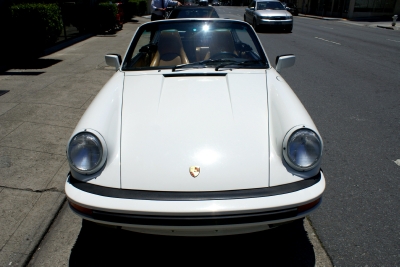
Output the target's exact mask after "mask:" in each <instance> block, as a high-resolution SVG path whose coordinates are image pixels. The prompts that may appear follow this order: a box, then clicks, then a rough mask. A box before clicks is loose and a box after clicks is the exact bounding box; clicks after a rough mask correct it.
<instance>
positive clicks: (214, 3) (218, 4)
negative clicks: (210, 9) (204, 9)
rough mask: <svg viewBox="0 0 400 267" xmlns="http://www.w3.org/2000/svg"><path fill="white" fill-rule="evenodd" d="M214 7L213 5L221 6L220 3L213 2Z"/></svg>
mask: <svg viewBox="0 0 400 267" xmlns="http://www.w3.org/2000/svg"><path fill="white" fill-rule="evenodd" d="M212 5H213V6H220V3H219V2H218V1H213V2H212Z"/></svg>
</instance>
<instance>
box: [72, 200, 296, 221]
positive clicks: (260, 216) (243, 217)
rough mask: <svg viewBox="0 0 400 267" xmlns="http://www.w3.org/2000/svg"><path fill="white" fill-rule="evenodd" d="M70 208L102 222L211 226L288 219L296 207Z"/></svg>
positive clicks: (292, 216)
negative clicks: (172, 212)
mask: <svg viewBox="0 0 400 267" xmlns="http://www.w3.org/2000/svg"><path fill="white" fill-rule="evenodd" d="M70 208H71V209H72V210H73V211H74V212H76V213H78V214H81V215H82V216H83V217H86V218H88V219H94V220H98V221H103V222H110V223H121V224H135V225H153V226H213V225H233V224H248V223H259V222H268V221H275V220H281V219H290V218H294V217H296V216H297V209H296V208H291V209H283V210H276V211H269V212H258V213H250V214H240V215H217V216H153V215H133V214H121V213H112V212H104V211H96V210H93V214H92V215H87V214H83V213H81V212H79V211H77V210H76V209H75V208H74V207H72V206H71V205H70Z"/></svg>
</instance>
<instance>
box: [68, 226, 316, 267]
mask: <svg viewBox="0 0 400 267" xmlns="http://www.w3.org/2000/svg"><path fill="white" fill-rule="evenodd" d="M140 262H141V263H142V264H140V265H144V263H145V264H146V265H153V266H154V265H155V264H160V265H161V264H162V265H164V266H165V265H167V264H173V265H174V266H180V265H185V266H188V265H189V266H190V265H200V266H201V265H203V266H209V265H210V264H211V265H215V264H217V263H222V264H223V265H227V264H232V265H238V264H240V263H245V264H246V265H247V266H251V265H252V264H257V265H266V266H315V254H314V250H313V246H312V244H311V243H310V241H309V239H308V237H307V232H306V231H305V229H304V226H303V221H302V220H300V221H296V222H293V223H291V224H287V225H283V226H281V227H278V228H275V229H271V230H268V231H263V232H258V233H251V234H243V235H235V236H220V237H169V236H157V235H147V234H140V233H133V232H129V231H124V230H118V229H113V228H106V227H102V226H96V225H93V224H83V227H82V229H81V232H80V234H79V236H78V239H77V241H76V243H75V245H74V247H73V248H72V251H71V255H70V260H69V266H71V267H77V266H133V264H134V263H140Z"/></svg>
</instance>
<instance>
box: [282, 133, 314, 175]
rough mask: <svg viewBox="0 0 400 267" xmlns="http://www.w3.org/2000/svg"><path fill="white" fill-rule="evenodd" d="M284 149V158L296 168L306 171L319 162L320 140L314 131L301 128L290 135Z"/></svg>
mask: <svg viewBox="0 0 400 267" xmlns="http://www.w3.org/2000/svg"><path fill="white" fill-rule="evenodd" d="M284 149H285V150H284V151H285V152H284V156H285V159H286V161H287V163H288V164H289V165H290V166H292V167H293V168H294V169H296V170H300V171H307V170H311V169H312V168H314V167H315V166H316V165H317V164H318V163H319V160H320V159H321V155H322V142H321V139H320V138H319V136H318V135H317V134H316V133H315V132H314V131H312V130H310V129H305V128H302V129H299V130H295V131H294V132H293V133H292V134H291V135H290V137H289V139H287V143H286V147H285V148H284Z"/></svg>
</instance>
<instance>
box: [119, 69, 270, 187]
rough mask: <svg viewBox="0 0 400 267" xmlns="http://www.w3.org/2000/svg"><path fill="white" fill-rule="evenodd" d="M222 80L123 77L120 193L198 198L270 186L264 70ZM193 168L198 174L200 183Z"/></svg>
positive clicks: (190, 77) (204, 76)
mask: <svg viewBox="0 0 400 267" xmlns="http://www.w3.org/2000/svg"><path fill="white" fill-rule="evenodd" d="M218 75H220V76H207V75H203V74H202V75H198V74H193V75H192V76H191V75H187V72H185V76H184V75H181V74H179V73H177V74H176V75H172V74H171V75H170V76H168V75H166V76H164V75H160V74H154V75H152V74H149V73H147V74H146V75H140V74H130V73H127V74H126V77H125V81H124V92H123V108H122V129H121V188H124V189H139V190H154V191H190V192H193V191H222V190H238V189H248V188H260V187H267V186H268V185H269V147H268V146H269V143H268V105H267V88H266V87H267V82H266V74H265V70H264V71H260V72H258V73H255V74H249V73H235V72H233V73H230V74H225V73H218ZM191 166H198V167H200V174H199V175H198V176H197V177H196V178H193V177H192V176H191V174H190V173H189V168H190V167H191Z"/></svg>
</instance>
